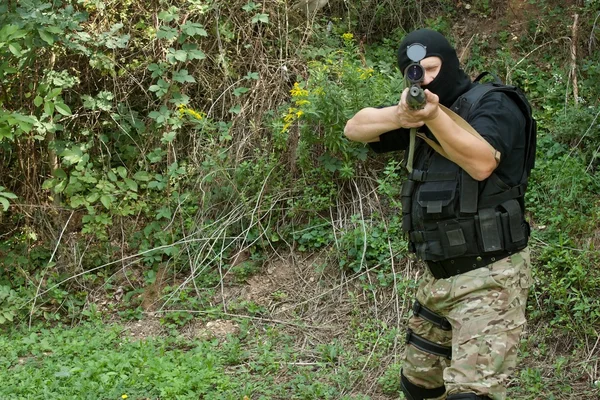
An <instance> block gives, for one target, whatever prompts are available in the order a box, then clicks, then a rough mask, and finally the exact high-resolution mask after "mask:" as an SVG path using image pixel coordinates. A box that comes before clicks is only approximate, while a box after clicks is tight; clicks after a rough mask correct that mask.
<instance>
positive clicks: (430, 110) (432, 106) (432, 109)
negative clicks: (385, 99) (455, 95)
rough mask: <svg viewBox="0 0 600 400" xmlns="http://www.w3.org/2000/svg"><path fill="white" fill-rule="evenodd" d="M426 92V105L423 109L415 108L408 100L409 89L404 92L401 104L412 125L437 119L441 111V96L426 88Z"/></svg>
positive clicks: (407, 119)
mask: <svg viewBox="0 0 600 400" xmlns="http://www.w3.org/2000/svg"><path fill="white" fill-rule="evenodd" d="M424 93H425V100H426V102H425V106H424V107H423V108H421V109H418V110H415V109H413V108H411V107H410V106H409V105H408V103H407V102H406V96H407V95H408V89H406V90H404V92H402V98H401V100H400V105H399V106H400V108H401V112H402V114H403V115H404V118H405V120H406V121H407V122H409V123H410V125H411V126H412V127H419V126H423V125H425V124H426V123H427V122H428V121H430V120H432V119H435V118H436V117H437V116H438V113H439V112H440V108H439V104H440V98H439V97H438V96H437V95H436V94H435V93H432V92H430V91H429V90H428V89H425V91H424Z"/></svg>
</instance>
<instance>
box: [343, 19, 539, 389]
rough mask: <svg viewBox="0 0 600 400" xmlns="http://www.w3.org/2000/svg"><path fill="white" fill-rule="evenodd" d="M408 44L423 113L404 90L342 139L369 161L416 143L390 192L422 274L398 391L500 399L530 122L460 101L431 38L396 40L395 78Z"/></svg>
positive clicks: (517, 308)
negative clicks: (418, 49) (359, 145)
mask: <svg viewBox="0 0 600 400" xmlns="http://www.w3.org/2000/svg"><path fill="white" fill-rule="evenodd" d="M415 44H418V45H421V46H422V47H424V48H425V50H426V53H425V54H424V58H422V59H421V60H420V64H421V66H422V67H423V70H424V72H425V76H424V79H423V82H422V88H424V89H425V92H424V93H425V98H426V104H425V105H424V106H423V107H422V108H420V109H413V108H412V107H410V106H409V105H408V103H407V92H408V89H406V90H404V92H403V93H402V96H401V99H400V102H399V103H398V104H397V105H394V106H391V107H383V108H365V109H362V110H360V111H359V112H358V113H357V114H356V115H355V116H354V117H352V118H351V119H350V120H349V121H348V122H347V124H346V127H345V131H344V133H345V135H346V136H347V137H348V138H349V139H351V140H354V141H359V142H364V143H369V145H370V147H371V148H372V149H373V150H374V151H376V152H378V153H380V152H388V151H394V150H405V149H407V148H408V147H409V143H410V140H409V138H410V136H411V135H410V128H418V129H419V130H420V131H422V133H421V134H420V135H419V136H420V137H422V138H424V139H427V140H426V141H424V140H421V139H420V138H417V140H416V146H415V148H414V165H412V167H414V169H412V168H411V170H412V172H410V173H409V179H408V181H407V182H406V183H405V184H404V186H403V188H402V208H403V210H402V211H403V229H404V230H405V231H406V232H407V234H408V237H409V239H410V250H411V251H413V252H415V253H416V255H417V257H418V258H420V259H421V260H423V261H424V263H425V264H426V266H427V268H425V273H424V277H423V280H422V282H421V283H420V285H419V288H418V290H417V295H416V301H415V303H414V307H413V315H412V316H411V318H410V320H409V322H408V335H407V349H406V355H405V360H404V364H403V369H402V374H401V387H402V390H403V392H404V394H405V396H406V397H407V398H408V399H409V400H421V399H449V400H471V399H473V400H476V399H493V400H503V399H505V398H506V382H507V379H508V377H509V375H510V374H512V373H513V372H514V370H515V365H516V357H517V348H518V343H519V336H520V334H521V332H522V329H523V326H524V324H525V304H526V300H527V294H528V290H529V286H530V283H531V273H530V259H529V249H528V248H527V241H528V237H529V226H528V224H527V223H526V222H525V218H524V201H523V200H524V192H525V188H526V183H527V177H528V175H529V170H530V168H531V166H532V161H533V160H532V158H533V157H532V156H530V154H532V152H531V148H532V146H533V148H534V150H535V142H534V140H533V139H531V136H532V134H531V133H530V132H534V133H535V121H533V119H532V118H531V117H530V114H528V113H526V112H525V113H524V112H523V111H522V107H521V105H520V103H519V101H518V99H517V98H516V97H515V96H514V95H512V94H509V93H507V92H505V91H503V90H492V91H489V92H486V93H485V94H484V95H482V96H481V97H480V98H478V99H477V100H476V101H475V102H471V100H472V97H473V96H472V95H470V94H472V93H474V92H473V90H474V89H475V88H476V87H477V86H478V85H479V84H477V83H473V82H471V80H470V78H469V77H468V76H467V75H466V74H465V73H464V72H463V70H462V69H461V68H460V66H459V61H458V58H457V56H456V51H455V50H454V48H453V47H452V46H451V45H450V44H449V43H448V41H447V40H446V38H445V37H444V36H443V35H441V34H440V33H438V32H435V31H432V30H428V29H421V30H417V31H415V32H412V33H410V34H408V35H407V36H406V37H405V38H404V40H403V41H402V43H401V44H400V48H399V50H398V63H399V67H400V69H401V71H403V72H404V71H405V69H406V68H407V66H408V65H409V64H411V62H413V61H414V60H413V61H411V60H410V59H409V57H408V55H407V48H408V47H409V46H412V45H415ZM488 86H489V85H488ZM482 87H483V85H482ZM471 103H472V104H471ZM471 106H473V107H471ZM449 108H451V109H452V110H453V111H456V112H457V113H458V114H460V115H462V116H465V117H466V119H467V122H468V125H470V127H469V126H468V125H467V124H465V123H464V121H462V120H461V119H460V118H456V115H455V114H453V112H452V111H449V110H448V109H449ZM465 110H467V111H465ZM532 126H533V128H531V127H532ZM471 128H473V129H474V130H475V131H476V133H475V134H474V133H473V132H472V129H471ZM534 133H533V136H534ZM477 134H479V135H477ZM532 140H533V142H532ZM436 145H437V146H436ZM432 146H433V147H437V150H435V149H434V148H432ZM442 153H443V155H442ZM533 154H534V153H533Z"/></svg>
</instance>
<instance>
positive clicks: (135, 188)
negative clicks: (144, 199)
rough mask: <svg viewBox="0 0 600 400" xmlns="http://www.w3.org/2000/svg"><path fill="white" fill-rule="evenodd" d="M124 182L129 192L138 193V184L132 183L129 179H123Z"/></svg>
mask: <svg viewBox="0 0 600 400" xmlns="http://www.w3.org/2000/svg"><path fill="white" fill-rule="evenodd" d="M124 181H125V184H126V185H127V187H128V188H129V190H132V191H134V192H137V191H138V184H137V182H136V181H134V180H133V179H130V178H125V179H124Z"/></svg>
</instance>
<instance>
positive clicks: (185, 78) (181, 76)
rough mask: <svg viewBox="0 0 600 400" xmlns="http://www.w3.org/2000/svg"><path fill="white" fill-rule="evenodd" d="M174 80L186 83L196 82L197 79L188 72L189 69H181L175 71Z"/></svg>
mask: <svg viewBox="0 0 600 400" xmlns="http://www.w3.org/2000/svg"><path fill="white" fill-rule="evenodd" d="M173 80H174V81H176V82H179V83H185V82H189V83H194V82H196V79H194V77H193V76H191V75H189V74H188V71H187V70H186V69H182V70H180V71H175V72H173Z"/></svg>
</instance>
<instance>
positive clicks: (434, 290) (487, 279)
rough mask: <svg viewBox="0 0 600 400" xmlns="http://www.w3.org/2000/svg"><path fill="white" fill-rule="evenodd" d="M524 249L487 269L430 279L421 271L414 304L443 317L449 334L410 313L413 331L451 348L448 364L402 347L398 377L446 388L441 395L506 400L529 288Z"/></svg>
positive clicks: (445, 361)
mask: <svg viewBox="0 0 600 400" xmlns="http://www.w3.org/2000/svg"><path fill="white" fill-rule="evenodd" d="M530 266H531V265H530V258H529V248H526V249H524V250H522V251H521V252H519V253H516V254H513V255H511V256H509V257H507V258H505V259H502V260H500V261H497V262H495V263H493V264H490V265H488V266H487V267H483V268H479V269H476V270H473V271H470V272H466V273H463V274H460V275H456V276H453V277H451V278H448V279H435V278H434V277H433V276H432V275H431V273H430V272H429V271H428V270H427V272H426V273H425V276H424V278H423V280H422V282H421V283H420V285H419V288H418V292H417V300H418V301H419V302H420V303H421V304H422V305H423V306H425V307H427V308H429V309H430V310H431V311H433V312H435V313H437V314H438V315H440V316H443V317H445V318H446V319H447V320H448V321H449V322H450V324H451V325H452V330H451V331H447V330H442V329H440V328H438V327H437V326H435V325H433V324H431V323H430V322H428V321H427V320H424V319H422V318H421V317H419V316H415V315H413V316H412V317H411V318H410V320H409V323H408V327H409V329H410V330H412V331H413V333H415V334H417V335H419V336H421V337H423V338H425V339H428V340H430V341H432V342H435V343H438V344H441V345H443V346H451V347H452V360H448V359H446V358H444V357H439V356H436V355H433V354H430V353H426V352H423V351H421V350H419V349H418V348H416V347H415V346H413V345H410V344H409V345H407V349H406V354H405V360H404V365H403V374H404V376H405V377H406V378H408V380H409V381H410V382H412V383H413V384H415V385H417V386H420V387H423V388H427V389H432V388H437V387H440V386H444V385H445V386H446V394H445V395H444V396H442V397H439V398H438V399H445V398H446V396H447V395H451V394H456V393H472V392H474V393H476V394H478V395H482V396H488V397H490V398H491V399H493V400H504V399H506V387H505V385H506V381H507V379H508V377H509V375H511V374H512V373H513V372H514V370H515V366H516V362H517V348H518V345H519V338H520V335H521V332H522V330H523V327H524V324H525V304H526V301H527V294H528V292H529V287H530V285H531V268H530Z"/></svg>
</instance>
